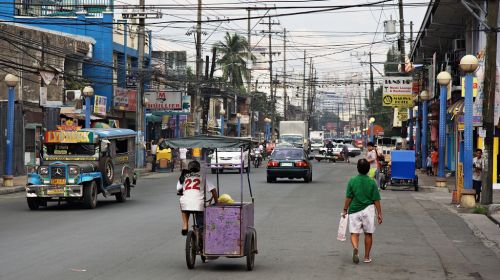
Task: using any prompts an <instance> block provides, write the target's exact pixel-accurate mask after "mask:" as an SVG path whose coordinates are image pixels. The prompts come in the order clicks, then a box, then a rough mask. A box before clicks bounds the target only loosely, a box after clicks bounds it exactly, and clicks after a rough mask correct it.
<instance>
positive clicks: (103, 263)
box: [0, 163, 500, 280]
mask: <svg viewBox="0 0 500 280" xmlns="http://www.w3.org/2000/svg"><path fill="white" fill-rule="evenodd" d="M353 174H355V166H354V165H348V164H344V163H336V164H331V163H320V164H317V163H315V165H314V171H313V182H312V183H310V184H305V183H303V182H300V181H293V182H283V183H282V182H278V183H276V184H267V183H266V182H265V169H264V168H263V167H261V168H259V169H253V170H252V176H251V180H252V183H253V191H254V196H255V227H256V230H257V232H258V249H259V254H258V255H257V256H256V264H255V270H254V271H251V272H248V271H246V267H245V260H244V259H227V258H221V259H217V260H214V261H209V262H208V263H206V264H202V263H201V262H200V261H199V258H198V259H197V264H196V268H195V269H194V270H188V269H187V268H186V263H185V257H184V244H185V239H184V237H183V236H181V234H180V230H181V220H180V213H179V204H178V200H179V197H178V196H176V194H175V181H176V179H177V177H176V176H177V174H154V175H152V176H148V177H145V178H141V180H140V183H139V185H138V187H137V188H135V189H134V190H133V192H132V198H131V199H130V200H128V201H127V202H125V203H124V204H120V203H116V202H114V198H113V199H112V198H107V199H104V198H102V197H100V200H99V204H98V207H97V209H94V210H85V209H81V208H79V207H75V206H69V205H66V204H62V205H60V206H57V205H56V204H54V205H53V206H50V207H48V208H43V209H41V210H39V211H29V210H28V207H27V205H26V203H25V199H24V196H23V194H12V195H4V196H0V213H1V215H0V279H2V280H8V279H9V280H10V279H16V280H20V279H22V280H30V279H37V280H38V279H39V280H42V279H51V280H58V279H61V280H63V279H64V280H67V279H106V280H112V279H122V280H123V279H142V280H145V279H183V280H185V279H204V280H205V279H252V280H253V279H498V275H499V274H500V265H499V264H500V258H499V256H498V255H496V254H495V253H494V252H493V251H491V250H490V249H489V248H487V247H485V246H484V245H483V243H482V242H481V240H480V239H478V238H477V237H475V236H474V234H473V233H472V231H471V230H470V229H469V228H468V227H467V225H466V224H465V223H464V222H463V221H462V219H461V218H459V217H458V216H456V215H455V214H453V213H451V212H450V211H448V210H446V209H444V207H442V206H441V205H439V204H438V203H436V202H434V201H432V200H430V199H429V195H432V194H431V193H415V192H413V191H383V193H382V208H383V212H384V223H383V224H382V225H381V226H379V227H378V228H377V231H376V233H375V235H374V247H373V251H372V258H373V263H371V264H363V263H361V264H359V265H354V264H353V263H352V260H351V246H350V244H349V243H348V242H340V241H337V240H336V232H337V226H338V219H339V214H340V211H341V209H342V207H343V197H344V192H345V187H346V186H345V185H346V182H347V180H348V178H349V177H350V176H352V175H353ZM212 180H214V178H212ZM214 181H215V180H214ZM239 182H240V177H239V175H237V174H223V175H222V176H221V193H229V194H231V195H232V196H233V198H238V197H239V186H240V184H239ZM247 194H248V192H245V195H247ZM247 198H248V196H247ZM361 253H363V249H361Z"/></svg>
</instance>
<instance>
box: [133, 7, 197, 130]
mask: <svg viewBox="0 0 500 280" xmlns="http://www.w3.org/2000/svg"><path fill="white" fill-rule="evenodd" d="M141 1H144V0H141ZM201 12H202V0H198V15H197V19H196V92H195V95H194V106H193V116H194V123H195V130H196V132H195V133H196V134H200V115H199V110H198V107H199V106H200V100H199V96H200V83H201V69H202V67H203V65H202V61H201Z"/></svg>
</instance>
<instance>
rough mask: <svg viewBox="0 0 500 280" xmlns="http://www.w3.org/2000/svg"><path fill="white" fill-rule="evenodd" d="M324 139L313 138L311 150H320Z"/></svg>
mask: <svg viewBox="0 0 500 280" xmlns="http://www.w3.org/2000/svg"><path fill="white" fill-rule="evenodd" d="M323 146H324V145H323V141H322V140H321V139H312V140H311V151H319V150H321V148H323Z"/></svg>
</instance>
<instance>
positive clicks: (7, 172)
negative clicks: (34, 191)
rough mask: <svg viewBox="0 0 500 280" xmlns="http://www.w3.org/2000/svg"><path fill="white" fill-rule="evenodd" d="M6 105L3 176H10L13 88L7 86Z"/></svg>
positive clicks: (12, 150)
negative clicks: (5, 149) (5, 151)
mask: <svg viewBox="0 0 500 280" xmlns="http://www.w3.org/2000/svg"><path fill="white" fill-rule="evenodd" d="M8 95H9V96H8V104H7V143H6V144H7V145H6V146H7V147H6V148H7V153H6V160H7V162H6V163H5V176H12V175H13V172H12V169H13V168H12V165H13V162H12V161H13V157H14V156H13V155H14V98H15V97H14V87H13V86H9V93H8Z"/></svg>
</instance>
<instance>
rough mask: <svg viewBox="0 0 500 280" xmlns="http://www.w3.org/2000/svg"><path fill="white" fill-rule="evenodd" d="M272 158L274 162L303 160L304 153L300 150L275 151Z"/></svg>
mask: <svg viewBox="0 0 500 280" xmlns="http://www.w3.org/2000/svg"><path fill="white" fill-rule="evenodd" d="M271 157H272V158H273V159H274V160H284V159H303V157H304V152H303V151H302V150H299V149H284V150H275V151H274V152H273V154H272V155H271Z"/></svg>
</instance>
